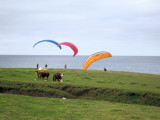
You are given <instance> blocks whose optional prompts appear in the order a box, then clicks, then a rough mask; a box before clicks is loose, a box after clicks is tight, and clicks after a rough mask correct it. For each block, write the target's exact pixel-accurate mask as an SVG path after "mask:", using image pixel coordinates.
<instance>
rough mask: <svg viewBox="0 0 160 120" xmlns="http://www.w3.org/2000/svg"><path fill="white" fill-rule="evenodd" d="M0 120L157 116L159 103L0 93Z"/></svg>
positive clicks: (152, 119)
mask: <svg viewBox="0 0 160 120" xmlns="http://www.w3.org/2000/svg"><path fill="white" fill-rule="evenodd" d="M0 103H1V104H0V119H1V120H159V118H160V114H159V111H160V107H154V106H144V105H135V104H133V105H131V104H123V103H112V102H107V101H94V100H85V99H57V98H46V97H30V96H19V95H8V94H0Z"/></svg>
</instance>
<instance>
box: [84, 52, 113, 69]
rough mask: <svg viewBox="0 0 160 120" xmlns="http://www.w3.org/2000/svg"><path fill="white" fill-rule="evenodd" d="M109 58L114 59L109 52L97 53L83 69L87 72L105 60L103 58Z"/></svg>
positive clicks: (87, 61) (88, 60)
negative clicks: (92, 66) (98, 61)
mask: <svg viewBox="0 0 160 120" xmlns="http://www.w3.org/2000/svg"><path fill="white" fill-rule="evenodd" d="M107 57H112V55H111V54H110V53H109V52H99V53H96V54H94V55H92V56H90V57H89V58H88V59H87V60H86V62H85V63H84V66H83V69H84V70H87V68H88V67H89V66H90V65H91V64H92V63H93V62H95V61H97V60H100V59H103V58H107Z"/></svg>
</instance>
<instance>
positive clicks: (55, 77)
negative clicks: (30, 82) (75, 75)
mask: <svg viewBox="0 0 160 120" xmlns="http://www.w3.org/2000/svg"><path fill="white" fill-rule="evenodd" d="M63 75H64V74H63V73H56V74H53V82H56V80H58V82H60V83H62V82H63Z"/></svg>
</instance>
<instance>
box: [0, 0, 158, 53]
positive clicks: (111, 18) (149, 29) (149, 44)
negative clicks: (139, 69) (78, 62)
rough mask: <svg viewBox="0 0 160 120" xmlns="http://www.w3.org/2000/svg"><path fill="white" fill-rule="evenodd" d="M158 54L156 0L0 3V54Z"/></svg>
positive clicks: (17, 0) (20, 0)
mask: <svg viewBox="0 0 160 120" xmlns="http://www.w3.org/2000/svg"><path fill="white" fill-rule="evenodd" d="M45 39H49V40H55V41H57V42H59V43H61V42H66V41H67V42H71V43H73V44H75V45H76V46H77V47H78V49H79V52H78V54H77V55H91V54H93V53H96V52H99V51H108V52H110V53H111V54H112V55H113V56H117V55H129V56H132V55H136V56H160V0H0V55H5V54H6V55H73V51H72V50H71V49H70V48H69V47H67V46H62V50H60V49H59V48H58V47H57V46H55V45H54V44H51V43H41V44H39V45H37V46H36V47H35V48H33V45H34V44H35V43H36V42H38V41H40V40H45Z"/></svg>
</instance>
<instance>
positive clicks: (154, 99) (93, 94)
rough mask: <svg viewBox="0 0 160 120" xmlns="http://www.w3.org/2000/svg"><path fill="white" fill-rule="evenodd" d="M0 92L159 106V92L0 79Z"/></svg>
mask: <svg viewBox="0 0 160 120" xmlns="http://www.w3.org/2000/svg"><path fill="white" fill-rule="evenodd" d="M0 93H10V94H20V95H29V96H35V97H53V98H62V97H65V98H70V99H79V98H81V99H90V100H103V101H111V102H122V103H129V104H141V105H152V106H160V94H155V93H150V92H138V91H129V90H123V89H112V88H104V87H90V86H80V85H69V84H59V83H55V84H48V83H46V84H43V83H32V82H20V81H6V80H0Z"/></svg>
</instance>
